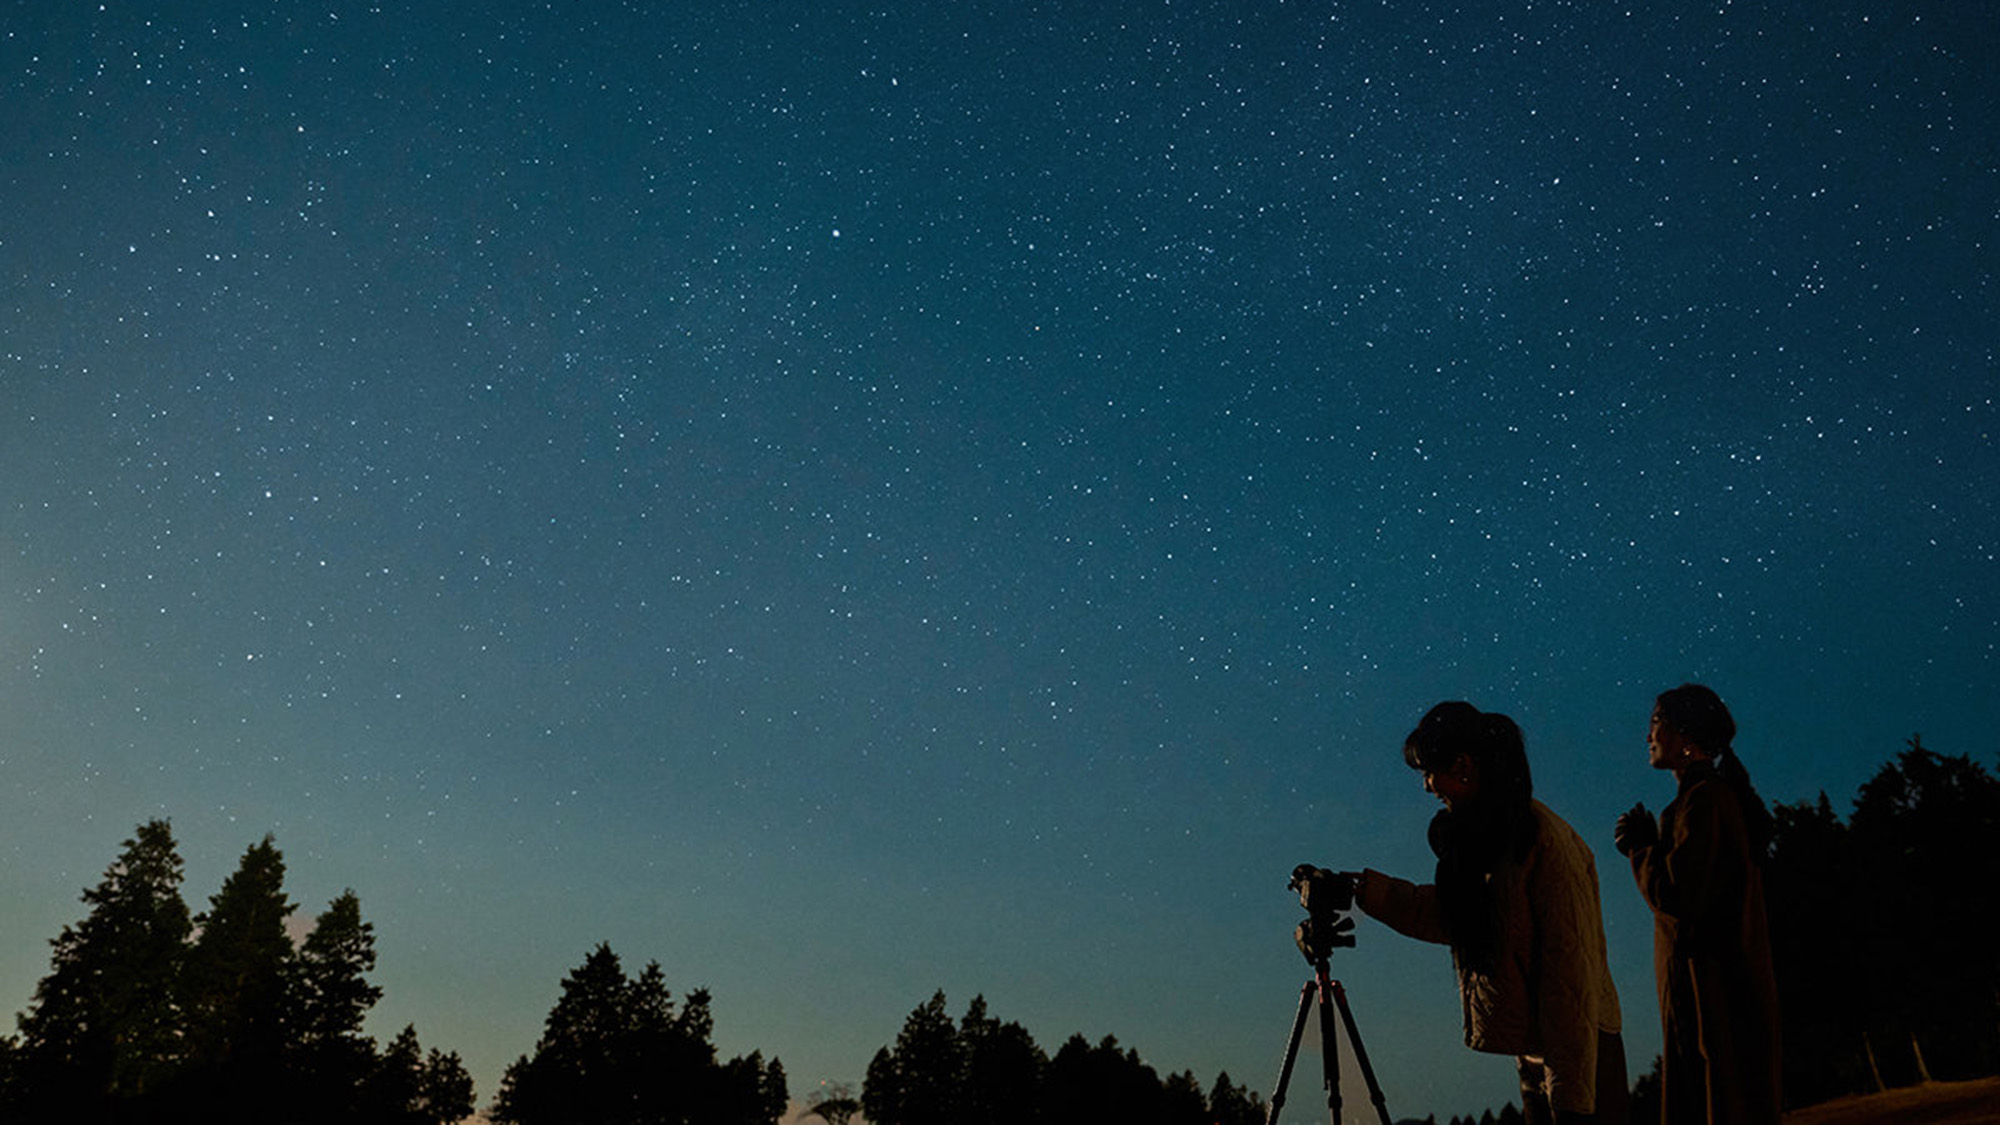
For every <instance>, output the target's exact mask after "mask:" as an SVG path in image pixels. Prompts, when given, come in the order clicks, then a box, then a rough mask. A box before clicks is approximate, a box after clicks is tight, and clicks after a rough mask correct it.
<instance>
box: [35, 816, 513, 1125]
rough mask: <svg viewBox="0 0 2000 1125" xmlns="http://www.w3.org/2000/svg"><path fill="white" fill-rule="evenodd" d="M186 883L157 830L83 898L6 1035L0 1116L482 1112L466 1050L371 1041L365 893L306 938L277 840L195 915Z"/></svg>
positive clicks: (397, 1123) (417, 1123) (372, 990)
mask: <svg viewBox="0 0 2000 1125" xmlns="http://www.w3.org/2000/svg"><path fill="white" fill-rule="evenodd" d="M181 879H182V865H181V857H180V853H179V851H178V850H177V848H176V847H175V844H174V838H173V832H172V830H171V829H170V828H169V827H168V825H167V822H166V821H164V820H155V821H151V822H148V823H146V824H143V825H140V827H139V830H138V832H137V834H135V835H134V836H133V837H132V838H131V839H129V840H127V841H125V844H124V851H123V852H122V853H121V854H120V855H119V857H118V859H117V861H116V862H115V863H113V864H112V865H111V867H110V868H109V869H108V870H106V871H105V873H104V879H103V881H102V882H100V883H98V884H97V886H95V887H92V888H90V889H89V890H86V891H84V892H83V901H84V902H85V903H86V904H87V905H88V906H89V907H90V912H89V914H88V915H86V916H85V917H84V919H83V920H82V921H81V922H78V923H77V924H75V925H73V926H65V927H63V931H62V933H61V934H60V935H59V936H57V937H56V939H55V941H54V942H53V945H54V953H53V955H52V956H51V958H50V970H49V975H48V976H46V977H43V978H42V980H41V982H40V983H39V984H38V985H36V987H35V994H34V999H33V1002H32V1004H31V1006H30V1007H29V1009H28V1010H27V1011H26V1012H24V1013H22V1014H21V1016H20V1019H19V1034H18V1035H17V1036H12V1037H8V1038H5V1039H0V1120H5V1121H8V1122H10V1123H21V1125H40V1123H42V1122H50V1123H54V1122H63V1123H68V1122H74V1121H101V1122H120V1121H201V1120H206V1121H213V1122H223V1123H234V1122H251V1121H256V1122H281V1121H291V1122H299V1123H302V1125H315V1123H319V1122H334V1121H359V1120H366V1121H377V1122H384V1123H387V1125H442V1123H443V1122H449V1121H457V1120H459V1119H460V1118H463V1117H465V1116H466V1115H468V1114H470V1113H471V1112H472V1108H473V1089H472V1079H471V1077H470V1076H469V1075H467V1073H466V1070H465V1067H464V1066H463V1065H462V1064H461V1063H460V1061H459V1058H458V1056H457V1055H456V1054H450V1053H442V1052H439V1051H437V1050H436V1049H431V1050H429V1051H426V1050H425V1049H424V1048H423V1047H422V1045H421V1044H419V1043H418V1041H417V1034H416V1029H415V1028H414V1027H405V1028H404V1029H403V1031H402V1033H401V1034H400V1035H398V1036H397V1037H396V1038H395V1039H394V1040H393V1041H391V1042H390V1043H389V1045H388V1046H387V1047H386V1048H384V1047H379V1046H378V1045H377V1044H376V1042H375V1041H374V1040H373V1039H371V1038H369V1037H368V1036H366V1035H364V1034H362V1031H361V1025H362V1021H363V1019H364V1018H365V1017H366V1016H367V1014H368V1010H369V1008H371V1007H372V1006H373V1005H374V1004H375V1002H376V1001H377V1000H378V999H380V998H381V995H382V990H381V989H379V988H377V987H375V986H374V985H372V984H370V983H368V980H367V974H368V972H369V971H370V970H372V969H373V968H374V967H375V935H374V927H373V926H371V925H370V924H368V923H367V922H364V921H362V919H361V904H360V900H359V899H357V898H356V897H355V895H354V892H353V891H351V890H350V891H347V892H345V893H343V894H342V895H341V896H340V897H339V898H336V899H334V900H333V901H332V902H331V903H329V904H328V905H327V908H326V910H325V912H323V913H321V914H320V915H319V916H318V918H317V919H316V920H315V921H314V923H313V927H312V930H311V932H310V933H308V934H307V935H306V938H305V940H304V941H303V942H300V943H297V944H294V943H293V941H292V938H291V936H290V935H289V934H288V933H287V932H286V922H287V920H288V919H289V918H290V917H291V915H292V913H293V911H294V910H296V909H297V907H296V905H295V904H294V903H291V902H288V901H287V900H286V899H285V890H284V882H285V861H284V857H283V856H281V855H280V854H279V853H278V849H277V848H276V847H274V846H273V845H272V842H271V838H270V837H268V836H267V837H265V838H264V840H263V841H262V842H261V843H259V844H257V845H255V846H253V847H251V848H250V849H249V850H247V851H245V852H244V853H243V860H242V862H241V863H240V864H238V866H237V868H236V871H235V873H234V874H232V875H230V876H229V878H228V879H226V880H225V881H224V882H223V884H222V889H221V890H220V891H218V892H216V894H215V895H214V896H213V897H212V898H210V899H209V908H208V910H207V911H205V912H204V913H202V914H200V915H190V913H189V911H188V907H187V903H186V902H185V901H184V900H183V899H182V898H181Z"/></svg>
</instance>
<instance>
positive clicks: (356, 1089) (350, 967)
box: [287, 890, 382, 1121]
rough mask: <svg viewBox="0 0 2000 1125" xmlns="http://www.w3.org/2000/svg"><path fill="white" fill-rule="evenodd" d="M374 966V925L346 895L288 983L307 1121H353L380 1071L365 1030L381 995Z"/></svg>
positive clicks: (332, 906)
mask: <svg viewBox="0 0 2000 1125" xmlns="http://www.w3.org/2000/svg"><path fill="white" fill-rule="evenodd" d="M374 968H375V927H374V926H372V925H370V924H368V923H367V922H364V921H362V920H361V900H360V899H359V898H358V897H357V896H356V895H355V893H354V892H353V891H352V890H348V891H345V892H343V893H342V894H341V895H340V897H339V898H336V899H334V900H333V901H332V902H331V903H328V904H327V908H326V910H325V912H324V913H322V914H321V915H320V916H319V918H318V919H317V920H315V922H314V923H313V928H312V932H311V933H310V934H308V935H306V940H305V943H304V944H303V945H302V946H301V947H300V948H299V951H298V956H297V959H296V962H295V969H294V971H293V972H292V973H291V974H290V975H289V976H288V978H287V983H288V984H289V986H290V996H289V999H288V1003H287V1018H288V1020H289V1021H290V1032H291V1034H292V1036H293V1037H294V1042H293V1043H292V1051H293V1055H292V1058H291V1059H290V1065H291V1067H292V1069H293V1070H294V1071H295V1073H296V1075H297V1082H298V1087H297V1089H298V1090H299V1092H300V1093H301V1094H302V1095H303V1098H302V1099H300V1100H302V1101H303V1102H304V1104H305V1106H306V1107H307V1113H308V1116H312V1117H315V1118H318V1119H321V1120H327V1121H338V1120H345V1119H347V1117H348V1116H349V1115H350V1111H351V1108H352V1107H353V1106H355V1105H358V1104H359V1103H360V1099H361V1097H362V1089H363V1086H364V1085H365V1084H366V1082H367V1081H368V1078H369V1076H370V1074H371V1073H372V1072H373V1071H374V1070H375V1068H376V1065H377V1060H376V1057H375V1041H374V1040H372V1039H370V1038H368V1037H367V1036H365V1035H363V1034H362V1031H361V1025H362V1022H363V1021H364V1020H366V1019H367V1017H368V1010H369V1009H370V1008H372V1007H374V1005H375V1002H376V1001H377V1000H380V999H381V998H382V990H381V989H380V988H378V987H376V986H375V985H373V984H370V983H369V982H368V979H367V974H368V973H369V972H371V971H373V970H374Z"/></svg>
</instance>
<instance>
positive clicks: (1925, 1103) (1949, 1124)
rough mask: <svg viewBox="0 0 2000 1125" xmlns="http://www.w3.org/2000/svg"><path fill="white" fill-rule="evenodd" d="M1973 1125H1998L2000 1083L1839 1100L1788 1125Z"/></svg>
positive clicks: (1790, 1117)
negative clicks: (1980, 1124)
mask: <svg viewBox="0 0 2000 1125" xmlns="http://www.w3.org/2000/svg"><path fill="white" fill-rule="evenodd" d="M1888 1122H1893V1123H1894V1125H1974V1123H1976V1122H2000V1078H1981V1079H1977V1080H1975V1081H1972V1082H1930V1083H1926V1084H1924V1085H1922V1086H1908V1087H1905V1088H1903V1089H1900V1090H1889V1091H1887V1092H1885V1093H1880V1094H1868V1095H1865V1096H1861V1097H1853V1098H1841V1099H1839V1100H1838V1101H1831V1102H1826V1103H1823V1104H1821V1105H1815V1106H1807V1107H1806V1108H1804V1109H1800V1110H1794V1111H1792V1112H1791V1113H1788V1114H1786V1115H1785V1125H1878V1123H1888Z"/></svg>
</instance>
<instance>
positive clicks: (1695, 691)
mask: <svg viewBox="0 0 2000 1125" xmlns="http://www.w3.org/2000/svg"><path fill="white" fill-rule="evenodd" d="M1735 741H1736V720H1735V719H1733V718H1731V717H1730V715H1729V708H1728V707H1726V706H1724V705H1723V702H1722V697H1721V696H1719V695H1717V694H1715V692H1714V691H1712V690H1711V689H1709V688H1706V687H1704V686H1702V685H1701V684H1682V685H1681V686H1679V687H1677V688H1674V689H1672V690H1671V691H1663V692H1661V693H1660V694H1659V697H1658V698H1657V699H1655V700H1654V701H1653V720H1652V723H1651V725H1650V726H1649V727H1648V728H1647V731H1646V758H1647V761H1649V762H1651V763H1652V765H1653V767H1654V768H1655V769H1679V768H1681V767H1682V766H1686V765H1690V764H1692V763H1695V762H1705V761H1712V760H1714V759H1716V758H1720V757H1722V756H1723V755H1725V754H1727V753H1729V752H1730V749H1731V747H1732V744H1733V743H1734V742H1735Z"/></svg>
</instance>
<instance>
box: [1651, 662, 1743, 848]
mask: <svg viewBox="0 0 2000 1125" xmlns="http://www.w3.org/2000/svg"><path fill="white" fill-rule="evenodd" d="M1653 710H1654V711H1655V712H1656V713H1657V714H1658V715H1659V716H1660V722H1661V723H1663V724H1664V725H1666V726H1669V727H1671V728H1673V729H1674V731H1675V732H1676V733H1678V734H1679V735H1680V736H1681V737H1682V738H1685V739H1687V740H1688V741H1690V742H1692V743H1694V744H1695V745H1696V746H1699V747H1701V748H1702V749H1703V750H1704V751H1706V752H1707V753H1708V756H1709V758H1710V759H1712V760H1713V761H1714V762H1715V772H1716V773H1717V774H1719V775H1721V777H1722V779H1723V780H1724V781H1726V782H1728V783H1729V787H1730V788H1731V789H1732V790H1734V791H1735V793H1736V799H1737V803H1738V804H1740V805H1741V806H1742V808H1743V826H1744V828H1745V829H1746V830H1747V831H1748V832H1749V834H1750V854H1751V855H1752V856H1753V857H1755V858H1756V859H1757V860H1759V861H1760V862H1761V861H1762V860H1763V859H1764V858H1765V856H1766V854H1767V853H1768V851H1769V849H1770V845H1771V828H1772V822H1771V810H1769V809H1767V808H1765V807H1764V799H1763V798H1762V797H1759V796H1758V795H1757V788H1756V786H1754V785H1752V784H1750V771H1749V770H1747V769H1744V768H1743V759H1742V758H1740V757H1738V756H1737V754H1736V720H1735V718H1733V717H1732V716H1731V715H1730V714H1729V708H1728V707H1727V706H1725V705H1724V704H1723V702H1722V697H1721V696H1719V695H1717V694H1715V691H1714V690H1713V689H1711V688H1708V687H1706V686H1704V685H1702V684H1682V685H1681V686H1679V687H1677V688H1673V689H1672V690H1669V691H1663V692H1661V693H1660V694H1659V697H1658V698H1656V699H1655V700H1654V701H1653Z"/></svg>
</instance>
